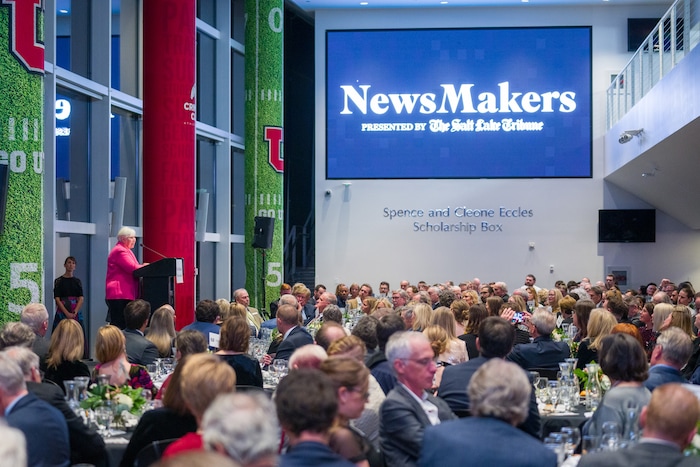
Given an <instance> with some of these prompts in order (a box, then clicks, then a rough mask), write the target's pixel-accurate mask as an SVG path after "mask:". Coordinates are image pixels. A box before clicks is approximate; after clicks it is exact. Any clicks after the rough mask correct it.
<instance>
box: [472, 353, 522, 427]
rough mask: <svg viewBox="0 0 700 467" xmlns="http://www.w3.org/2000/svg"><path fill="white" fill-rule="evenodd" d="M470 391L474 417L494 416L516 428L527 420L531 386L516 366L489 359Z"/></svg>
mask: <svg viewBox="0 0 700 467" xmlns="http://www.w3.org/2000/svg"><path fill="white" fill-rule="evenodd" d="M467 392H468V393H469V402H470V404H471V413H472V415H473V416H475V417H494V418H498V419H500V420H505V421H506V422H508V423H510V424H511V425H513V426H516V425H519V424H521V423H522V422H523V421H525V419H526V418H527V413H528V408H529V405H530V394H531V392H532V385H531V384H530V381H529V380H528V378H527V375H526V374H525V372H524V371H523V369H522V368H520V367H519V366H518V365H516V364H515V363H512V362H507V361H505V360H501V359H500V358H492V359H490V360H489V361H488V362H486V363H484V364H483V365H482V366H481V367H479V369H478V370H477V371H476V373H474V376H473V377H472V379H471V381H470V382H469V387H468V388H467Z"/></svg>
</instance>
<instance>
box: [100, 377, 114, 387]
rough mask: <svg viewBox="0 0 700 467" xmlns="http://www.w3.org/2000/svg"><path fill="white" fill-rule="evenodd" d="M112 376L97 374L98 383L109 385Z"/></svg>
mask: <svg viewBox="0 0 700 467" xmlns="http://www.w3.org/2000/svg"><path fill="white" fill-rule="evenodd" d="M111 378H112V376H111V375H97V384H98V385H99V386H109V380H110V379H111Z"/></svg>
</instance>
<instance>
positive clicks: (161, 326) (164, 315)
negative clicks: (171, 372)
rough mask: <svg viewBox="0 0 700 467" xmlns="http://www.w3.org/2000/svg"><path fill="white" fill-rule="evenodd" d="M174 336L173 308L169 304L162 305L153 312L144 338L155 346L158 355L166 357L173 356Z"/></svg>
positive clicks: (175, 334)
mask: <svg viewBox="0 0 700 467" xmlns="http://www.w3.org/2000/svg"><path fill="white" fill-rule="evenodd" d="M175 336H177V333H176V332H175V310H174V309H173V307H171V306H170V305H163V306H161V307H160V308H158V309H157V310H156V311H154V312H153V316H151V323H150V325H149V327H148V332H147V333H146V339H148V340H149V341H151V342H153V345H155V346H156V348H157V349H158V356H159V357H161V358H167V357H172V356H173V347H174V345H173V341H174V340H175Z"/></svg>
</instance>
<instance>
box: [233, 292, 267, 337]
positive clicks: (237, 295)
mask: <svg viewBox="0 0 700 467" xmlns="http://www.w3.org/2000/svg"><path fill="white" fill-rule="evenodd" d="M233 301H234V302H236V303H240V304H241V305H243V306H244V307H245V311H246V318H247V319H248V323H249V324H252V325H253V326H255V329H256V330H258V331H259V330H260V326H261V325H262V322H263V318H262V316H260V313H259V312H258V309H257V308H253V307H252V306H250V294H248V291H247V290H246V289H236V290H234V291H233ZM263 306H265V304H264V303H263Z"/></svg>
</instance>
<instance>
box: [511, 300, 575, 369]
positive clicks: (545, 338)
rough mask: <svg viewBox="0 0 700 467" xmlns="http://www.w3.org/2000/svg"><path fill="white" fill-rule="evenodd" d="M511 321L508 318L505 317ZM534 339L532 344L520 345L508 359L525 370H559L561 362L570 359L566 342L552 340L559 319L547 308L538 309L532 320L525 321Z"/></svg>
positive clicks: (514, 348)
mask: <svg viewBox="0 0 700 467" xmlns="http://www.w3.org/2000/svg"><path fill="white" fill-rule="evenodd" d="M504 317H505V318H506V319H509V317H508V316H504ZM525 324H526V325H527V326H528V327H529V329H530V334H531V335H532V337H533V338H534V340H533V341H532V343H529V344H518V345H516V346H515V347H513V350H512V351H511V353H510V354H509V355H508V357H507V359H508V360H509V361H511V362H513V363H517V364H518V365H520V366H521V367H522V368H523V369H525V370H530V369H532V368H546V369H548V370H558V369H559V362H563V361H564V360H565V359H567V358H569V356H570V355H571V351H570V350H569V345H568V344H567V343H566V342H555V341H553V340H552V331H554V328H555V327H556V326H557V317H556V315H554V313H552V312H551V311H547V310H546V309H545V308H538V309H536V310H535V312H534V313H533V314H532V316H531V317H530V319H529V320H528V319H526V320H525Z"/></svg>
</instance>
